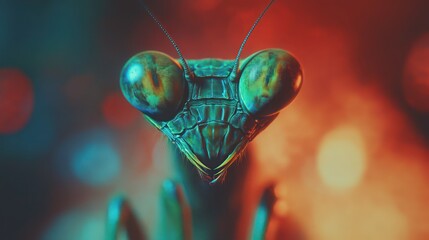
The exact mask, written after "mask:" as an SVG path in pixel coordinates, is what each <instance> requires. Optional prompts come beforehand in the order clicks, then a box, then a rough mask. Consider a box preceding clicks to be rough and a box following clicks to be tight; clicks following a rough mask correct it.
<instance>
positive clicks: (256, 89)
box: [238, 49, 302, 117]
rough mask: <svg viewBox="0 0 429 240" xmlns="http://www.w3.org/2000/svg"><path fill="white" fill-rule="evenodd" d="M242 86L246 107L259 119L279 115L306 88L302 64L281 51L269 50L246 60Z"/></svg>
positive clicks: (241, 77)
mask: <svg viewBox="0 0 429 240" xmlns="http://www.w3.org/2000/svg"><path fill="white" fill-rule="evenodd" d="M246 61H247V63H245V65H244V68H243V69H242V71H241V76H240V80H239V84H238V88H239V95H240V99H241V102H242V104H243V105H244V107H245V108H246V109H247V111H248V112H249V113H251V114H252V115H254V116H257V117H263V116H269V115H272V114H275V113H277V112H278V111H280V110H281V109H282V108H284V107H285V106H286V105H288V104H289V103H290V102H291V101H292V100H293V99H294V98H295V96H296V94H297V93H298V91H299V89H300V88H301V84H302V71H301V67H300V65H299V63H298V61H297V60H296V59H295V58H294V57H293V56H292V55H290V54H289V53H287V52H285V51H283V50H281V49H267V50H263V51H261V52H258V53H255V54H253V55H252V56H250V57H249V58H247V59H246Z"/></svg>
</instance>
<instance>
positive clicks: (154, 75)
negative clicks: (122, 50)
mask: <svg viewBox="0 0 429 240" xmlns="http://www.w3.org/2000/svg"><path fill="white" fill-rule="evenodd" d="M120 84H121V89H122V93H123V94H124V96H125V98H126V99H127V100H128V102H129V103H131V105H133V106H134V107H135V108H137V109H138V110H140V111H141V112H143V113H144V114H146V115H148V116H149V117H151V118H153V119H155V120H158V121H168V120H171V119H173V117H174V116H175V115H176V114H177V113H178V112H179V111H180V110H181V108H182V107H183V104H184V101H185V100H186V97H187V83H186V80H185V78H184V76H183V70H182V67H181V66H180V64H179V63H178V62H177V61H175V60H174V59H173V58H171V57H170V56H168V55H166V54H164V53H161V52H156V51H147V52H141V53H139V54H137V55H135V56H133V57H132V58H131V59H130V60H128V62H127V63H126V64H125V66H124V67H123V68H122V73H121V80H120Z"/></svg>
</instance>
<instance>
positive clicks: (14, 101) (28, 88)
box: [0, 69, 34, 134]
mask: <svg viewBox="0 0 429 240" xmlns="http://www.w3.org/2000/svg"><path fill="white" fill-rule="evenodd" d="M33 92H34V91H33V87H32V85H31V82H30V80H29V79H28V78H27V76H26V75H25V74H24V73H22V72H21V71H20V70H18V69H0V134H11V133H15V132H17V131H19V130H21V129H22V128H23V127H24V126H25V125H26V124H27V122H28V121H29V119H30V116H31V113H32V111H33V105H34V93H33Z"/></svg>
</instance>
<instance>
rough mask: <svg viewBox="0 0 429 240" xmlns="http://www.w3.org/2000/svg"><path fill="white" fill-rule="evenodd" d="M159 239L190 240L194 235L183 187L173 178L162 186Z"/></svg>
mask: <svg viewBox="0 0 429 240" xmlns="http://www.w3.org/2000/svg"><path fill="white" fill-rule="evenodd" d="M160 203H161V206H160V207H161V213H160V216H161V219H160V220H161V221H160V224H159V226H160V228H161V229H160V230H159V233H160V234H161V235H160V236H159V239H166V240H189V239H191V238H192V237H191V235H192V223H191V213H190V208H189V206H188V203H187V201H186V199H185V196H184V194H183V191H182V189H181V188H180V187H179V185H178V184H177V183H175V182H173V181H171V180H165V181H164V183H163V184H162V187H161V196H160Z"/></svg>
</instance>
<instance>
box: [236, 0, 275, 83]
mask: <svg viewBox="0 0 429 240" xmlns="http://www.w3.org/2000/svg"><path fill="white" fill-rule="evenodd" d="M274 1H275V0H271V1H270V2H269V3H268V4H267V6H266V7H265V9H264V10H263V11H262V12H261V14H259V17H258V18H257V19H256V21H255V23H253V25H252V27H251V28H250V30H249V32H248V33H247V35H246V37H245V38H244V40H243V43H241V46H240V49H239V50H238V54H237V57H236V58H235V61H234V67H233V68H232V71H231V74H230V79H234V78H235V76H236V74H237V71H238V62H239V61H240V55H241V52H242V51H243V48H244V45H246V42H247V40H248V39H249V37H250V34H251V33H252V32H253V30H254V29H255V27H256V25H258V23H259V21H260V20H261V19H262V17H263V16H264V15H265V13H266V12H267V11H268V9H269V8H270V6H271V4H273V2H274Z"/></svg>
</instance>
